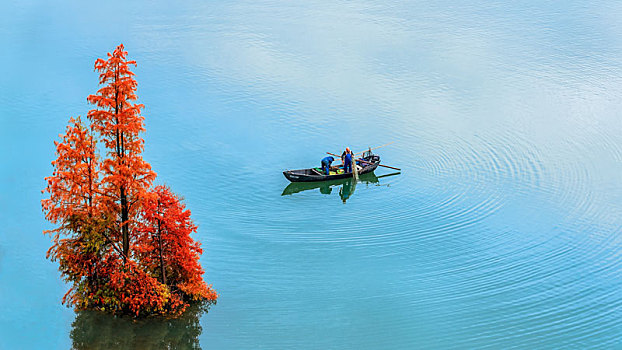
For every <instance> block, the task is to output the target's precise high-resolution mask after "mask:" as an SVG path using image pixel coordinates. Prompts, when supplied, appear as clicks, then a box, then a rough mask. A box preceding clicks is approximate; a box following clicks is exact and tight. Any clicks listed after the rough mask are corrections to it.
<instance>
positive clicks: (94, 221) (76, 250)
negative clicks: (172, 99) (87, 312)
mask: <svg viewBox="0 0 622 350" xmlns="http://www.w3.org/2000/svg"><path fill="white" fill-rule="evenodd" d="M132 65H134V66H135V65H136V62H135V61H130V60H128V59H127V52H126V51H125V50H124V47H123V45H119V46H118V47H117V48H116V49H115V50H114V51H113V52H112V53H108V58H107V59H106V60H104V59H98V60H96V61H95V70H96V71H98V72H99V73H100V75H99V83H100V84H101V85H102V86H101V88H100V89H99V90H98V91H97V93H96V94H94V95H90V96H88V99H87V100H88V101H89V102H90V103H92V104H93V105H95V107H96V108H94V109H92V110H90V111H89V112H88V114H87V117H88V120H89V122H90V124H89V125H88V126H87V125H84V124H83V122H82V120H81V118H80V117H78V118H77V119H74V118H71V119H70V120H69V126H68V127H67V130H66V133H65V135H61V138H62V140H61V141H60V142H55V145H56V155H57V159H56V160H54V161H53V162H52V166H53V168H54V171H53V173H52V176H50V177H47V178H46V180H47V187H46V189H45V191H46V192H47V193H49V198H46V199H44V200H42V207H43V212H44V213H45V217H46V219H47V220H49V221H50V222H51V223H53V224H55V225H57V227H56V228H54V229H51V230H48V231H46V233H48V234H50V235H51V236H52V240H53V244H52V247H50V249H49V251H48V257H49V258H50V259H52V260H53V261H56V260H57V261H58V262H59V270H60V272H61V275H62V276H63V278H64V279H65V281H67V282H68V283H69V284H70V286H71V287H70V289H69V291H68V292H67V293H66V294H65V296H64V297H63V303H66V304H67V305H68V306H69V305H71V306H74V307H75V308H76V309H78V310H84V309H98V310H102V311H107V312H111V313H115V314H132V315H134V316H145V315H152V314H179V313H181V312H183V311H184V310H185V309H186V307H187V306H188V305H189V303H191V302H197V301H215V300H216V298H217V297H218V295H217V294H216V292H214V290H213V289H212V288H211V286H208V285H207V284H206V283H205V281H204V280H203V277H202V275H203V274H204V271H203V269H202V268H201V265H200V264H199V256H200V254H201V253H202V250H201V248H200V244H199V243H198V242H196V241H194V240H193V239H192V238H191V237H190V234H191V233H195V232H196V230H197V227H196V226H195V225H194V223H193V222H192V220H191V218H190V211H189V210H188V209H186V208H185V206H184V204H183V203H182V202H181V199H180V197H179V196H177V195H175V194H174V193H173V192H172V191H171V190H170V188H168V187H165V186H156V187H153V182H154V180H155V178H156V174H155V172H153V170H152V169H151V165H149V163H147V162H146V161H145V160H144V159H143V157H142V152H143V149H144V140H143V139H142V137H141V136H140V134H141V133H142V132H144V131H145V128H144V117H143V116H142V115H141V109H142V108H143V105H141V104H138V103H136V100H137V96H136V87H137V83H136V80H135V79H134V73H133V72H132V71H131V70H130V66H132ZM97 142H100V143H101V144H102V145H103V149H104V150H105V154H104V156H103V157H102V156H100V155H99V153H98V149H97Z"/></svg>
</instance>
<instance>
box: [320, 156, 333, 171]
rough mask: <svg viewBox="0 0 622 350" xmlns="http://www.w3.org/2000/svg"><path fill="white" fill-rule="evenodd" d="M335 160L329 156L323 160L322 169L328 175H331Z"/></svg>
mask: <svg viewBox="0 0 622 350" xmlns="http://www.w3.org/2000/svg"><path fill="white" fill-rule="evenodd" d="M334 160H335V158H333V157H331V156H328V157H325V158H324V159H322V169H323V170H324V173H325V174H326V175H330V165H331V164H332V162H333V161H334Z"/></svg>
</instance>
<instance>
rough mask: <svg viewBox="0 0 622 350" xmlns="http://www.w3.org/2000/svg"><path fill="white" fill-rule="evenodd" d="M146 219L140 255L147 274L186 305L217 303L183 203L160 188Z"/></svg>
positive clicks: (150, 201) (147, 204) (154, 193)
mask: <svg viewBox="0 0 622 350" xmlns="http://www.w3.org/2000/svg"><path fill="white" fill-rule="evenodd" d="M142 215H143V217H142V220H141V225H140V226H139V229H138V232H139V234H138V239H137V247H138V248H137V254H138V256H139V257H140V258H139V260H140V261H141V263H142V264H143V266H144V267H145V269H146V271H149V272H150V273H151V275H152V276H157V278H158V279H159V280H160V281H161V282H162V283H163V284H165V285H167V286H168V287H169V288H170V290H171V291H172V292H173V293H174V294H177V295H179V296H180V298H181V300H183V301H184V302H188V301H192V300H201V299H208V300H215V299H216V298H217V295H216V293H215V292H214V291H213V290H212V289H211V286H208V285H207V284H206V283H205V281H203V278H201V276H202V275H203V269H202V268H201V265H200V264H199V256H200V255H201V253H202V252H203V251H202V250H201V246H200V244H199V242H196V241H194V240H193V239H192V237H190V234H192V233H194V232H196V230H197V226H196V225H195V224H194V223H193V222H192V219H191V218H190V210H188V209H186V206H185V205H184V204H183V203H182V202H181V199H180V198H179V197H178V196H177V195H175V194H174V193H173V192H172V191H171V190H170V188H168V187H166V186H156V187H155V188H154V189H153V191H152V192H151V193H150V196H148V197H147V199H146V200H145V201H144V202H143V210H142Z"/></svg>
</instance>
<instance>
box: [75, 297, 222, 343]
mask: <svg viewBox="0 0 622 350" xmlns="http://www.w3.org/2000/svg"><path fill="white" fill-rule="evenodd" d="M209 307H210V304H209V303H203V304H198V305H192V306H190V307H189V308H188V309H187V310H186V312H184V314H183V315H181V316H180V317H178V318H175V319H167V318H162V317H157V318H156V317H154V318H148V319H141V320H134V319H132V318H130V317H119V316H112V315H109V314H104V313H101V312H97V311H91V310H87V311H79V312H78V313H77V315H76V319H75V320H74V321H73V323H72V325H71V326H72V330H71V340H72V342H73V346H72V349H76V350H82V349H84V350H86V349H88V350H99V349H101V350H104V349H105V350H108V349H146V350H149V349H201V346H200V345H199V335H201V331H202V330H203V328H202V327H201V323H200V322H199V320H200V318H201V316H202V315H203V313H204V312H207V311H208V309H209Z"/></svg>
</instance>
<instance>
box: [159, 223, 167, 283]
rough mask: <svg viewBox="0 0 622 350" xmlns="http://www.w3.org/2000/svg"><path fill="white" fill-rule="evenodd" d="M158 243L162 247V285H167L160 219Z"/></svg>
mask: <svg viewBox="0 0 622 350" xmlns="http://www.w3.org/2000/svg"><path fill="white" fill-rule="evenodd" d="M158 243H159V245H160V273H161V274H162V284H164V285H166V272H165V270H164V258H163V256H162V255H163V254H162V230H161V228H160V219H158Z"/></svg>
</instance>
